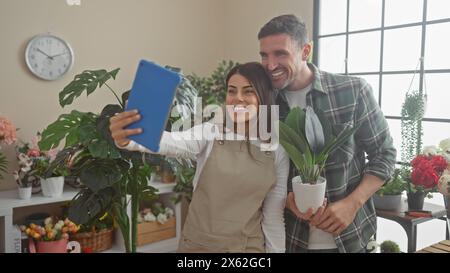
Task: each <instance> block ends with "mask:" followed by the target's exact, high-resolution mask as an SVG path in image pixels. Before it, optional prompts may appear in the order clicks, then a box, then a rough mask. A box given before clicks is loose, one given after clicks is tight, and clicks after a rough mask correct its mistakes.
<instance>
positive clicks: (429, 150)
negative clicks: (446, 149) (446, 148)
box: [422, 146, 437, 156]
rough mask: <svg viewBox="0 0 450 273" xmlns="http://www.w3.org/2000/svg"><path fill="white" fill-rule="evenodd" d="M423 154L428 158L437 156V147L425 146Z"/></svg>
mask: <svg viewBox="0 0 450 273" xmlns="http://www.w3.org/2000/svg"><path fill="white" fill-rule="evenodd" d="M422 154H424V155H426V156H434V155H437V148H436V146H425V147H424V148H423V151H422Z"/></svg>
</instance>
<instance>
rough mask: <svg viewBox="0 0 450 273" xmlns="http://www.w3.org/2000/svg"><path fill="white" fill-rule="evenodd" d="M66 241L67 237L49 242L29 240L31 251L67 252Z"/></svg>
mask: <svg viewBox="0 0 450 273" xmlns="http://www.w3.org/2000/svg"><path fill="white" fill-rule="evenodd" d="M67 243H68V240H67V239H61V240H58V241H49V242H45V241H38V242H34V240H32V239H30V240H29V244H30V252H31V253H67Z"/></svg>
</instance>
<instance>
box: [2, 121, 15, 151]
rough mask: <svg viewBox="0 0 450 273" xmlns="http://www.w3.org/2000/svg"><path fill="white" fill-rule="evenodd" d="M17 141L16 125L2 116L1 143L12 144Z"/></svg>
mask: <svg viewBox="0 0 450 273" xmlns="http://www.w3.org/2000/svg"><path fill="white" fill-rule="evenodd" d="M16 141H17V135H16V127H15V126H14V125H13V124H12V122H11V121H10V120H8V119H6V118H4V117H0V144H1V143H5V144H7V145H11V144H13V143H14V142H16Z"/></svg>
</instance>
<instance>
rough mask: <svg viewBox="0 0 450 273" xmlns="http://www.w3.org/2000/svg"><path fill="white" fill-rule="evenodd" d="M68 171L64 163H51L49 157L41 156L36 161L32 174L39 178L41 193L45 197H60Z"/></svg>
mask: <svg viewBox="0 0 450 273" xmlns="http://www.w3.org/2000/svg"><path fill="white" fill-rule="evenodd" d="M69 173H70V171H69V167H68V166H66V165H65V164H60V165H52V164H51V161H50V158H49V157H41V158H39V159H38V160H37V162H36V167H35V170H34V171H33V172H32V174H34V175H36V176H38V177H39V178H40V180H41V188H42V194H43V195H44V196H46V197H60V196H61V195H62V193H63V190H64V178H65V177H66V176H68V175H69Z"/></svg>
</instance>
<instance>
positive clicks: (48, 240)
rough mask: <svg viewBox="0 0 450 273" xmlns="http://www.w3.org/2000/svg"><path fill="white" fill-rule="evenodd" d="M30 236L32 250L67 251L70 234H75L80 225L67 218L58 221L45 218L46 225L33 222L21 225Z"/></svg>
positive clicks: (47, 251) (46, 251)
mask: <svg viewBox="0 0 450 273" xmlns="http://www.w3.org/2000/svg"><path fill="white" fill-rule="evenodd" d="M20 229H21V230H22V232H24V233H25V234H26V235H27V236H28V237H29V238H30V241H29V243H30V251H31V252H37V253H66V252H67V251H66V249H67V244H68V241H69V234H75V233H77V232H78V230H79V229H80V227H79V226H78V225H76V224H75V223H73V222H72V221H70V220H69V219H68V218H66V219H65V220H64V221H63V220H59V221H56V220H55V219H54V218H52V217H48V218H47V219H45V226H44V227H42V226H40V225H36V224H34V223H31V224H30V225H29V226H25V225H22V226H20Z"/></svg>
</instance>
